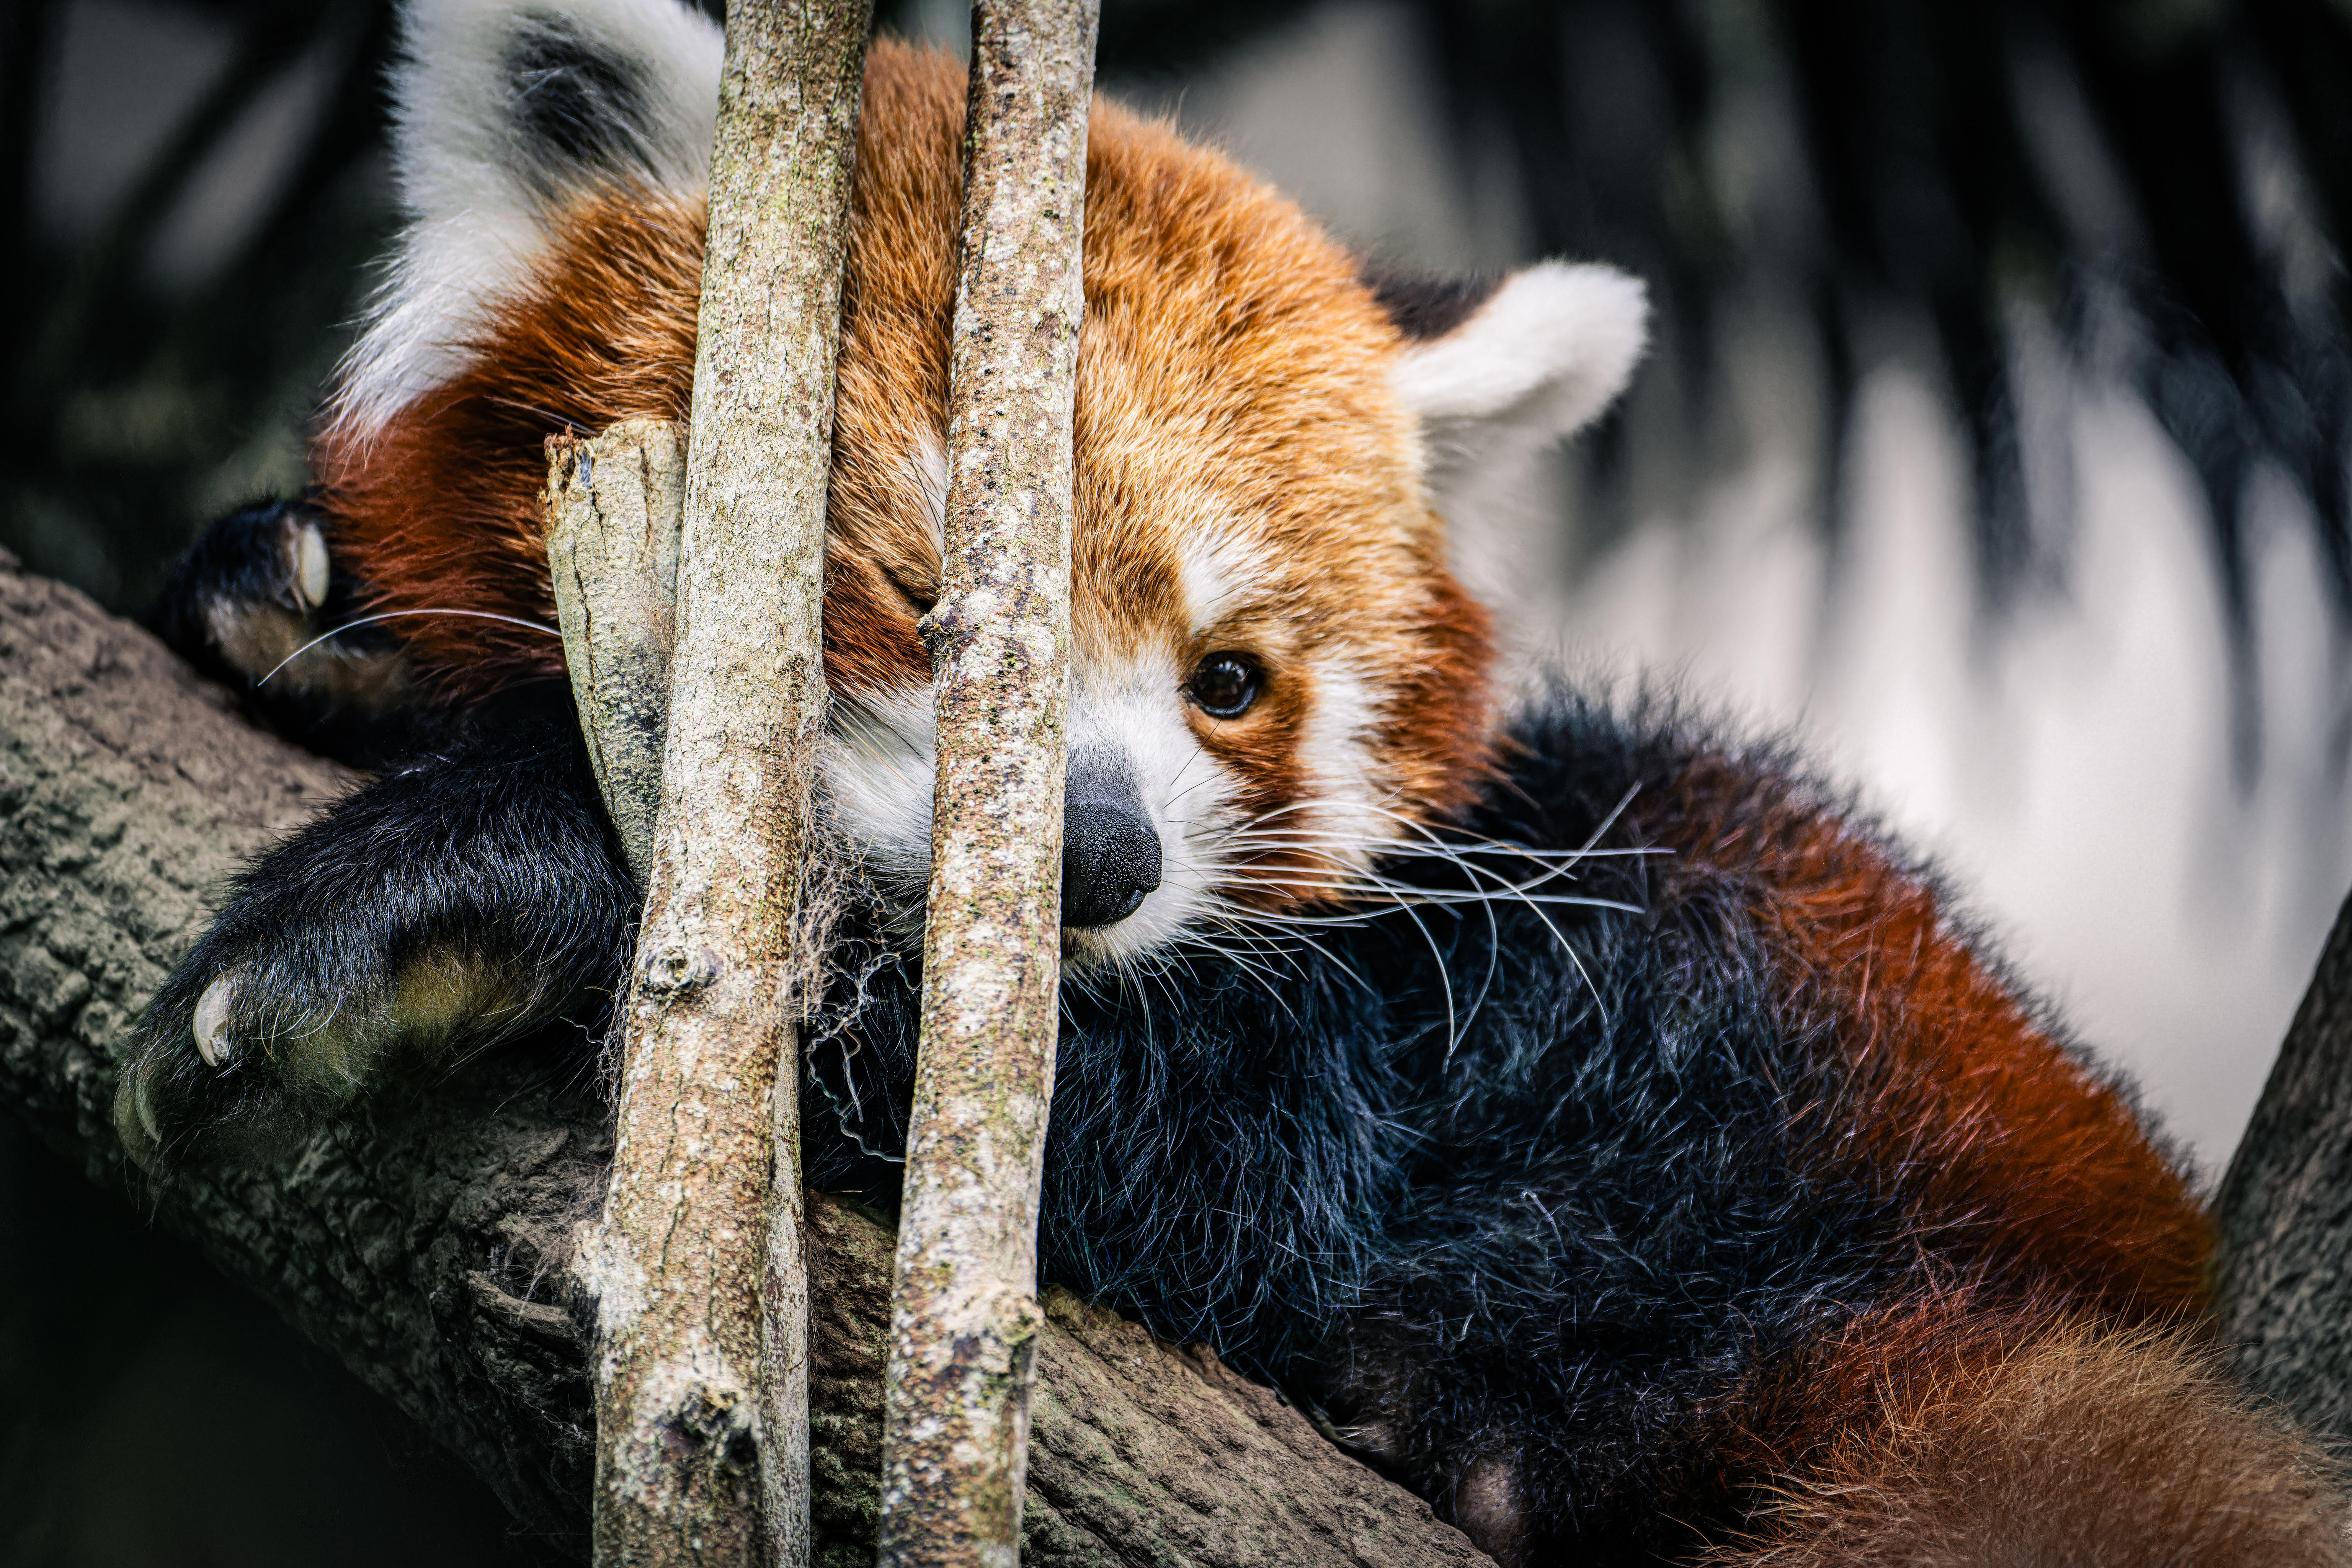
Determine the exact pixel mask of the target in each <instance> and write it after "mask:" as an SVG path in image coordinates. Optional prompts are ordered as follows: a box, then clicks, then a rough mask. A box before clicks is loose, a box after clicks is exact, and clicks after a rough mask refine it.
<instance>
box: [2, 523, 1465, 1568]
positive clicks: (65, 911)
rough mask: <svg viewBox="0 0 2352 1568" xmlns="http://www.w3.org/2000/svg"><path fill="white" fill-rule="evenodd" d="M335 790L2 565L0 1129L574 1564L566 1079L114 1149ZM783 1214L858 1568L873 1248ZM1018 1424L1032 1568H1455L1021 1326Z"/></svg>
mask: <svg viewBox="0 0 2352 1568" xmlns="http://www.w3.org/2000/svg"><path fill="white" fill-rule="evenodd" d="M348 783H349V775H348V774H346V773H343V772H341V770H339V769H336V768H334V767H332V766H331V765H329V764H327V763H321V762H320V761H318V760H317V759H316V758H313V757H310V756H308V755H306V754H305V753H303V752H299V751H297V750H295V749H294V748H292V747H290V746H289V745H287V744H285V743H284V742H279V741H277V740H274V739H272V738H271V737H269V736H268V735H265V734H262V733H261V732H259V731H256V730H254V729H253V728H252V727H251V726H249V725H247V723H246V722H245V721H243V720H242V719H240V718H238V717H237V716H236V711H235V709H234V704H233V703H232V701H231V700H229V699H228V698H227V697H226V695H225V694H224V693H222V692H221V691H219V690H218V689H216V688H213V687H210V686H208V685H206V684H205V683H204V682H202V681H200V680H198V679H196V678H195V677H194V676H193V675H192V674H190V673H189V672H188V670H187V669H186V668H184V667H183V666H182V665H181V664H180V663H179V662H178V661H177V660H176V659H174V658H172V656H171V655H170V654H169V653H167V652H166V651H165V650H164V649H163V647H162V646H161V645H160V644H158V643H157V642H156V641H155V640H154V639H153V638H152V637H150V636H148V634H146V633H145V632H143V631H142V630H140V629H139V628H137V627H136V626H131V625H129V624H128V623H126V622H122V621H119V620H116V619H113V618H112V617H110V616H106V615H105V614H104V613H103V612H101V611H100V610H99V609H98V608H97V606H95V605H92V604H90V603H89V600H87V599H86V598H84V597H83V596H82V595H79V594H77V593H75V592H73V591H72V590H70V589H68V588H65V587H62V586H59V585H58V584H52V583H47V582H44V581H42V580H40V579H37V578H33V577H28V576H26V575H25V574H23V573H22V571H21V570H19V569H18V567H17V566H16V563H15V562H14V561H13V560H11V559H9V558H7V557H5V555H0V1105H5V1106H7V1107H9V1108H10V1109H12V1110H14V1111H15V1112H16V1113H17V1114H18V1115H20V1116H21V1117H23V1118H24V1119H25V1120H26V1121H27V1122H28V1124H30V1125H31V1126H32V1127H33V1128H34V1129H35V1130H36V1131H37V1132H38V1133H39V1134H40V1135H41V1136H42V1137H43V1138H44V1139H45V1140H46V1141H47V1142H48V1143H49V1144H51V1145H52V1146H53V1147H54V1148H56V1149H57V1150H58V1151H59V1152H62V1153H64V1154H65V1155H67V1156H68V1158H70V1159H72V1160H74V1161H75V1162H77V1163H79V1165H80V1166H81V1167H82V1168H83V1169H84V1170H86V1171H87V1172H88V1173H89V1174H90V1176H91V1177H92V1178H93V1179H94V1180H97V1181H99V1182H100V1183H101V1184H106V1185H108V1186H110V1187H113V1188H115V1189H117V1190H121V1191H126V1192H129V1193H131V1194H132V1195H133V1196H134V1197H135V1199H136V1200H137V1201H138V1202H139V1203H140V1204H141V1205H142V1207H143V1208H144V1209H145V1211H146V1212H148V1213H149V1214H151V1215H152V1216H153V1217H154V1219H155V1221H156V1223H158V1224H159V1225H161V1226H164V1227H165V1228H167V1229H170V1230H172V1231H173V1232H175V1233H177V1234H179V1235H182V1236H184V1237H187V1238H188V1239H189V1240H191V1241H192V1242H193V1243H194V1245H196V1246H197V1247H200V1248H201V1249H202V1250H203V1251H204V1252H205V1254H206V1256H208V1257H209V1258H212V1259H213V1260H214V1261H215V1263H216V1264H217V1265H219V1267H220V1268H222V1269H223V1270H224V1271H225V1272H226V1273H227V1274H229V1275H230V1276H231V1277H233V1278H235V1279H238V1280H239V1281H241V1282H242V1283H244V1284H245V1285H247V1287H249V1288H250V1289H252V1290H253V1291H254V1292H255V1293H256V1295H257V1296H258V1297H259V1298H260V1299H261V1300H264V1301H266V1302H268V1304H269V1306H271V1307H272V1308H274V1309H276V1310H278V1311H279V1312H281V1313H282V1314H284V1315H285V1316H286V1317H287V1318H288V1319H289V1321H291V1322H293V1324H294V1325H295V1326H296V1327H297V1328H298V1329H299V1330H300V1331H303V1332H304V1333H306V1334H307V1335H309V1336H310V1338H311V1339H313V1340H315V1341H317V1342H319V1343H320V1344H321V1345H323V1346H325V1347H326V1348H328V1349H329V1350H331V1351H332V1352H334V1353H336V1354H337V1355H339V1356H340V1357H341V1359H342V1360H343V1362H344V1363H346V1364H347V1365H349V1366H350V1367H351V1368H352V1371H353V1372H354V1373H357V1374H358V1375H359V1376H360V1377H361V1378H362V1380H363V1381H364V1382H366V1383H367V1384H369V1385H370V1386H372V1387H373V1388H375V1389H376V1390H377V1391H378V1392H380V1393H382V1394H384V1395H385V1396H386V1397H387V1398H390V1399H391V1400H393V1401H394V1403H395V1404H397V1405H399V1406H400V1407H401V1408H402V1409H404V1410H405V1411H407V1412H408V1413H409V1414H410V1415H412V1416H414V1417H415V1418H416V1419H417V1421H419V1422H420V1423H421V1424H422V1425H423V1426H425V1428H426V1430H428V1431H429V1432H431V1433H432V1434H433V1435H434V1436H436V1437H437V1438H438V1439H439V1440H440V1441H441V1442H442V1443H444V1444H445V1445H446V1446H447V1447H449V1448H450V1449H451V1450H452V1451H453V1452H454V1453H456V1454H457V1456H458V1458H460V1459H462V1460H463V1461H464V1462H465V1463H466V1464H467V1465H468V1466H469V1467H470V1468H472V1469H474V1470H475V1471H476V1472H477V1473H478V1474H479V1475H481V1476H482V1477H483V1478H484V1479H486V1480H487V1481H488V1482H489V1484H490V1485H491V1486H492V1487H494V1488H495V1489H497V1490H498V1492H499V1495H500V1496H501V1497H502V1498H503V1499H504V1500H506V1502H507V1504H508V1506H509V1508H511V1509H512V1510H514V1511H515V1513H516V1515H517V1516H518V1517H519V1518H520V1519H521V1520H523V1521H526V1522H527V1523H529V1524H530V1525H531V1526H533V1527H534V1528H537V1529H539V1530H541V1531H546V1532H548V1533H549V1534H551V1535H554V1536H558V1537H561V1538H562V1539H565V1540H568V1541H571V1542H574V1543H576V1544H577V1545H578V1546H579V1548H580V1549H581V1550H582V1551H583V1552H584V1551H585V1547H586V1526H587V1515H588V1499H589V1491H590V1471H591V1464H592V1458H593V1436H592V1435H591V1432H590V1426H589V1424H590V1389H589V1378H588V1350H587V1332H588V1328H589V1325H590V1324H591V1323H592V1322H593V1308H592V1306H591V1304H590V1303H589V1302H588V1300H587V1299H586V1296H585V1292H584V1290H583V1288H582V1286H581V1284H580V1282H579V1280H578V1279H577V1277H576V1276H575V1275H574V1274H573V1273H572V1271H571V1269H570V1268H569V1260H570V1257H571V1238H572V1233H573V1231H574V1229H575V1227H576V1226H577V1225H578V1224H579V1222H580V1220H581V1219H582V1217H583V1214H584V1213H585V1211H586V1209H587V1208H588V1207H589V1206H590V1205H593V1203H594V1201H595V1195H596V1194H597V1192H598V1191H599V1189H600V1187H601V1184H602V1183H603V1180H604V1171H605V1168H606V1163H607V1161H608V1159H609V1152H610V1146H611V1144H610V1133H609V1131H608V1130H607V1127H606V1124H605V1110H604V1106H603V1104H602V1103H601V1102H599V1101H598V1100H596V1099H595V1098H594V1097H593V1093H591V1092H586V1091H584V1090H583V1087H582V1080H583V1076H585V1077H586V1078H588V1079H593V1074H585V1075H583V1071H582V1067H583V1064H582V1063H581V1061H580V1060H579V1059H577V1058H576V1055H575V1056H573V1057H571V1058H562V1059H557V1060H553V1061H551V1060H549V1059H547V1058H535V1057H533V1056H531V1055H530V1054H529V1053H527V1052H522V1051H511V1050H510V1051H504V1052H498V1053H492V1054H491V1055H489V1056H488V1057H485V1058H482V1059H481V1060H479V1061H478V1062H477V1063H475V1064H474V1065H473V1067H472V1068H471V1069H470V1070H469V1071H468V1072H467V1073H466V1074H464V1075H462V1076H460V1077H459V1078H457V1079H436V1080H434V1081H431V1082H427V1083H421V1084H417V1085H415V1086H412V1087H410V1088H408V1089H394V1090H391V1091H387V1092H385V1093H383V1094H381V1095H378V1096H376V1097H374V1098H373V1099H372V1100H369V1101H368V1102H366V1103H365V1105H364V1106H363V1107H362V1109H361V1110H358V1111H357V1112H355V1113H353V1114H352V1115H350V1116H348V1117H345V1118H342V1119H340V1120H338V1121H335V1122H334V1123H332V1124H331V1125H329V1126H326V1127H322V1128H321V1129H320V1131H319V1132H318V1133H317V1134H316V1135H315V1136H314V1137H312V1138H311V1139H310V1141H309V1142H307V1143H306V1144H304V1145H303V1146H302V1147H300V1148H297V1149H290V1150H287V1151H285V1152H281V1153H278V1154H275V1155H270V1156H268V1157H265V1158H261V1159H259V1160H257V1161H255V1162H253V1163H246V1164H238V1165H207V1164H197V1163H186V1164H182V1165H179V1166H176V1167H174V1168H173V1169H171V1170H168V1171H166V1172H165V1173H162V1174H160V1175H157V1176H155V1177H152V1178H142V1177H140V1176H138V1175H137V1173H134V1172H132V1171H131V1170H130V1169H129V1168H128V1167H127V1165H126V1164H125V1163H124V1161H123V1160H122V1157H121V1152H120V1151H119V1148H118V1146H117V1144H116V1142H115V1136H114V1131H113V1127H112V1122H111V1103H112V1095H113V1079H114V1063H113V1060H112V1058H111V1056H110V1050H111V1049H112V1048H113V1047H116V1046H117V1045H118V1044H119V1043H120V1042H121V1039H122V1036H123V1028H124V1025H125V1023H126V1021H127V1020H128V1019H129V1018H130V1017H131V1016H132V1015H134V1014H135V1013H136V1012H137V1010H138V1008H139V1007H140V1006H141V1005H143V1003H144V1001H145V999H146V997H147V995H148V994H150V993H151V992H152V990H153V988H154V986H155V985H156V984H157V983H158V982H159V981H160V980H161V979H162V977H163V973H164V971H165V969H166V967H167V966H168V965H169V964H170V963H171V962H172V961H173V959H174V958H175V957H177V955H178V954H179V953H180V952H182V951H183V950H184V947H185V946H186V945H187V943H188V942H189V941H190V940H191V939H192V938H193V937H194V934H195V932H196V931H197V930H198V929H199V928H200V926H201V924H202V922H203V921H204V920H205V916H206V912H207V909H208V900H210V899H211V898H212V897H214V896H215V894H216V893H217V891H218V889H219V888H220V885H221V883H222V882H223V880H224V879H226V876H227V875H228V874H229V873H230V872H231V871H232V870H233V869H234V868H236V865H237V863H238V862H239V860H240V859H241V858H244V857H246V856H247V855H250V854H252V853H253V852H255V851H256V850H257V849H259V848H261V847H264V846H265V845H266V844H268V842H269V841H270V840H271V839H273V838H274V837H277V836H278V834H280V833H282V832H284V831H285V830H286V829H287V828H289V827H290V826H293V825H294V824H295V823H296V822H298V821H299V820H300V819H301V818H302V817H304V816H307V815H308V814H309V813H310V812H311V811H312V810H314V809H315V808H316V807H317V806H318V805H320V803H321V802H322V801H324V800H326V799H328V798H330V797H331V795H333V794H334V793H335V792H336V791H338V790H340V789H341V788H343V787H345V786H346V785H347V784H348ZM588 1088H589V1089H593V1083H591V1084H590V1085H589V1086H588ZM809 1212H810V1219H811V1226H812V1231H811V1243H812V1245H811V1254H812V1260H813V1265H814V1288H815V1309H814V1334H813V1342H812V1354H811V1373H810V1391H811V1392H810V1399H811V1406H812V1413H813V1429H814V1459H813V1472H814V1481H815V1487H814V1509H813V1513H814V1529H815V1536H816V1541H817V1560H818V1561H819V1562H821V1563H827V1564H835V1563H837V1564H842V1565H845V1568H846V1565H848V1564H852V1563H856V1564H859V1565H860V1568H862V1565H863V1564H865V1563H870V1562H872V1560H873V1558H872V1531H873V1527H874V1521H875V1517H876V1506H877V1504H876V1498H877V1481H878V1477H879V1472H880V1455H881V1375H882V1364H883V1358H884V1353H885V1345H884V1336H885V1327H886V1321H887V1320H886V1313H887V1302H888V1295H889V1288H890V1259H891V1249H892V1245H893V1244H892V1239H891V1237H889V1235H888V1233H887V1232H886V1231H884V1230H883V1229H882V1228H881V1227H880V1226H876V1225H875V1224H873V1223H872V1222H871V1221H870V1220H867V1219H866V1218H864V1217H863V1216H862V1215H858V1214H856V1213H854V1212H852V1211H850V1210H848V1209H845V1208H843V1207H841V1206H839V1205H831V1204H827V1203H824V1202H823V1201H816V1202H813V1203H812V1204H811V1205H810V1211H809ZM1033 1420H1034V1436H1033V1440H1032V1449H1031V1459H1030V1468H1029V1487H1028V1501H1027V1505H1026V1515H1025V1525H1024V1535H1025V1541H1024V1555H1025V1557H1026V1559H1027V1561H1028V1562H1029V1563H1031V1564H1032V1568H1078V1565H1086V1568H1097V1565H1099V1568H1112V1565H1114V1564H1117V1565H1121V1568H1126V1565H1132V1564H1142V1563H1149V1564H1170V1565H1174V1564H1179V1563H1181V1564H1187V1565H1189V1568H1254V1565H1272V1564H1277V1563H1278V1564H1283V1565H1286V1568H1342V1565H1362V1568H1374V1565H1377V1568H1423V1565H1430V1568H1434V1565H1437V1564H1475V1563H1484V1562H1485V1561H1486V1559H1484V1558H1483V1557H1481V1556H1479V1555H1478V1554H1477V1553H1476V1552H1474V1551H1473V1550H1472V1549H1471V1547H1470V1546H1469V1544H1468V1542H1465V1540H1464V1539H1463V1538H1462V1537H1461V1536H1460V1535H1459V1534H1457V1533H1456V1532H1455V1531H1453V1530H1451V1529H1449V1528H1447V1527H1446V1526H1444V1525H1442V1524H1439V1523H1437V1522H1436V1521H1434V1520H1433V1518H1432V1517H1431V1515H1430V1512H1429V1510H1428V1508H1427V1506H1426V1505H1424V1504H1423V1503H1422V1502H1421V1501H1420V1500H1418V1499H1415V1498H1413V1497H1412V1496H1411V1495H1409V1494H1407V1493H1405V1492H1403V1491H1402V1490H1401V1489H1398V1488H1396V1487H1393V1486H1391V1485H1390V1484H1389V1483H1388V1482H1386V1481H1384V1480H1382V1479H1380V1478H1379V1477H1377V1476H1375V1475H1373V1474H1372V1473H1371V1472H1370V1471H1369V1470H1366V1469H1365V1468H1362V1467H1361V1466H1360V1465H1357V1464H1356V1463H1354V1462H1353V1461H1352V1460H1349V1458H1346V1457H1345V1456H1344V1455H1342V1454H1340V1453H1339V1451H1338V1450H1337V1449H1335V1448H1333V1447H1330V1446H1329V1445H1328V1443H1326V1442H1324V1441H1323V1440H1322V1438H1321V1437H1319V1436H1318V1435H1317V1434H1316V1433H1315V1432H1314V1430H1313V1429H1312V1428H1311V1427H1310V1426H1308V1425H1307V1422H1306V1421H1305V1420H1304V1419H1303V1418H1302V1417H1300V1416H1299V1415H1297V1412H1295V1411H1293V1410H1290V1409H1288V1408H1286V1407H1285V1406H1283V1405H1281V1404H1280V1403H1279V1402H1278V1401H1277V1400H1276V1398H1275V1397H1274V1396H1273V1395H1272V1394H1268V1393H1266V1392H1265V1390H1263V1389H1259V1388H1255V1387H1253V1386H1251V1385H1249V1384H1245V1383H1244V1382H1243V1381H1242V1380H1240V1379H1239V1378H1237V1377H1235V1376H1234V1375H1233V1374H1232V1373H1229V1372H1227V1371H1225V1370H1224V1369H1223V1368H1222V1367H1220V1366H1219V1365H1218V1364H1217V1363H1215V1361H1214V1360H1213V1358H1211V1357H1209V1356H1207V1355H1206V1354H1205V1353H1203V1352H1196V1351H1182V1350H1176V1349H1172V1348H1170V1347H1167V1346H1164V1345H1160V1344H1157V1343H1155V1342H1153V1341H1151V1339H1150V1337H1149V1336H1148V1335H1146V1334H1145V1333H1143V1331H1141V1330H1139V1329H1138V1328H1136V1327H1134V1326H1133V1325H1132V1324H1129V1323H1125V1322H1122V1321H1119V1320H1118V1319H1117V1318H1115V1317H1112V1316H1110V1315H1109V1314H1107V1313H1102V1312H1098V1311H1095V1310H1090V1309H1087V1308H1086V1307H1083V1306H1081V1305H1079V1304H1078V1303H1076V1301H1074V1300H1070V1299H1069V1298H1067V1297H1066V1296H1060V1295H1057V1294H1055V1293H1053V1292H1048V1295H1047V1300H1046V1324H1045V1333H1044V1335H1043V1337H1042V1339H1041V1341H1040V1348H1039V1352H1038V1389H1037V1394H1036V1396H1035V1400H1034V1409H1033Z"/></svg>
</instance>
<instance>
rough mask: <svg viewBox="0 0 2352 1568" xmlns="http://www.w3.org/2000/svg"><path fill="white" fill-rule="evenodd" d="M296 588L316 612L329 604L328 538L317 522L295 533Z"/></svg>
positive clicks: (306, 524) (304, 525) (305, 525)
mask: <svg viewBox="0 0 2352 1568" xmlns="http://www.w3.org/2000/svg"><path fill="white" fill-rule="evenodd" d="M294 586H295V587H296V588H297V589H299V591H300V593H301V595H302V602H303V603H304V604H306V605H310V608H312V609H314V610H315V609H317V608H318V607H319V606H320V605H323V604H325V603H326V602H327V536H326V535H325V534H323V533H320V531H319V525H318V524H317V523H315V522H306V523H304V524H303V525H302V526H301V527H300V528H299V529H298V530H296V531H295V534H294Z"/></svg>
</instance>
